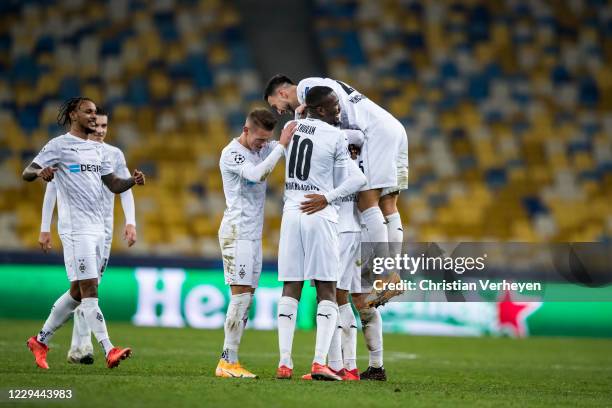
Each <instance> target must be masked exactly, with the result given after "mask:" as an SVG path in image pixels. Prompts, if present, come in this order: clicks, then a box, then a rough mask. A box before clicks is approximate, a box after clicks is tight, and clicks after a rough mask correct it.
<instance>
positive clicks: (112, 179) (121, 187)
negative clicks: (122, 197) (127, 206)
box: [102, 173, 136, 194]
mask: <svg viewBox="0 0 612 408" xmlns="http://www.w3.org/2000/svg"><path fill="white" fill-rule="evenodd" d="M102 181H103V182H104V184H105V185H106V187H108V189H109V190H110V191H112V192H113V193H115V194H121V193H123V192H124V191H127V190H129V189H130V188H132V186H134V184H136V183H135V182H134V177H130V178H126V179H123V178H119V177H117V176H115V173H110V174H107V175H106V176H102Z"/></svg>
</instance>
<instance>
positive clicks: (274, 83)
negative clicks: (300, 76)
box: [263, 74, 295, 102]
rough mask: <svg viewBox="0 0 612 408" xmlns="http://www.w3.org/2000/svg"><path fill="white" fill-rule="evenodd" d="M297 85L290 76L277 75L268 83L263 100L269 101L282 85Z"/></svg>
mask: <svg viewBox="0 0 612 408" xmlns="http://www.w3.org/2000/svg"><path fill="white" fill-rule="evenodd" d="M285 84H289V85H295V83H294V82H293V81H292V80H291V78H289V77H288V76H285V75H282V74H276V75H274V76H273V77H272V78H270V80H269V81H268V84H267V85H266V88H265V89H264V94H263V99H264V101H266V102H267V101H268V97H269V96H271V95H272V94H273V93H274V92H276V90H277V89H278V88H279V87H280V86H281V85H285Z"/></svg>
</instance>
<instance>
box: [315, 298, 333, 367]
mask: <svg viewBox="0 0 612 408" xmlns="http://www.w3.org/2000/svg"><path fill="white" fill-rule="evenodd" d="M337 322H338V305H337V304H336V303H334V302H332V301H330V300H322V301H320V302H319V305H318V306H317V339H316V342H315V356H314V360H313V362H314V363H319V364H325V358H326V357H327V353H328V352H329V345H330V344H331V340H332V336H333V335H334V331H335V330H336V326H337Z"/></svg>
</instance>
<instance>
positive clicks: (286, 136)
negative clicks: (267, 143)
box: [278, 120, 297, 147]
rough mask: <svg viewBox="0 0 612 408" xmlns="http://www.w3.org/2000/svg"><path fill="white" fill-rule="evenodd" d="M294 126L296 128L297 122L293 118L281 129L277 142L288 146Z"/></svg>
mask: <svg viewBox="0 0 612 408" xmlns="http://www.w3.org/2000/svg"><path fill="white" fill-rule="evenodd" d="M296 128H297V122H296V121H294V120H293V121H291V122H289V123H288V124H287V126H285V128H284V129H283V131H282V132H281V135H280V139H279V140H278V143H280V144H281V145H283V146H285V147H287V146H289V142H290V141H291V137H292V136H293V134H294V133H295V129H296Z"/></svg>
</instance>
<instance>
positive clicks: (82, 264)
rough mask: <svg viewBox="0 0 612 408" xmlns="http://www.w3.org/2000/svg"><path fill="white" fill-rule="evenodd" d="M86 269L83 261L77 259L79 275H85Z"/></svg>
mask: <svg viewBox="0 0 612 408" xmlns="http://www.w3.org/2000/svg"><path fill="white" fill-rule="evenodd" d="M86 269H87V268H86V267H85V259H79V271H81V273H85V270H86Z"/></svg>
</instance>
